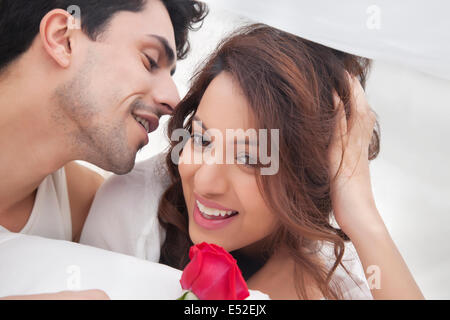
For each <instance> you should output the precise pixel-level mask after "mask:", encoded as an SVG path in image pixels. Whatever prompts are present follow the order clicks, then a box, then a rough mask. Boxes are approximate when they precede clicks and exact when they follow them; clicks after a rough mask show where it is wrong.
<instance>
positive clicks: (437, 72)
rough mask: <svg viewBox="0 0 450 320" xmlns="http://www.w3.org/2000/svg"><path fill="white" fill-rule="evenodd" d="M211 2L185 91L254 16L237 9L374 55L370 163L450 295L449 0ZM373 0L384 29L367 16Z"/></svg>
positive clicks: (420, 273) (418, 260)
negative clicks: (374, 147) (375, 136)
mask: <svg viewBox="0 0 450 320" xmlns="http://www.w3.org/2000/svg"><path fill="white" fill-rule="evenodd" d="M208 2H209V3H210V4H211V12H210V15H209V16H208V18H207V19H206V21H205V23H204V26H203V28H202V29H201V30H200V31H197V32H195V33H192V35H191V42H192V52H191V54H190V56H189V58H188V59H187V60H185V61H182V62H179V63H178V67H177V73H176V75H175V80H176V83H177V85H178V88H179V90H180V94H181V96H183V95H184V94H185V93H186V92H187V89H188V87H189V79H190V77H191V76H192V74H193V72H194V70H196V67H197V66H198V65H199V63H201V62H202V61H203V60H204V58H205V57H206V56H207V55H208V53H210V52H211V51H212V50H213V49H214V48H215V47H216V44H217V42H218V41H219V40H220V39H221V38H222V37H223V35H224V34H226V33H228V32H229V31H231V30H233V29H235V28H236V27H237V26H239V25H241V24H243V23H245V22H247V20H246V19H244V18H242V17H241V16H239V15H237V14H236V13H238V14H245V15H247V16H249V17H251V18H253V19H256V20H258V21H263V22H266V23H270V24H271V25H273V26H276V27H279V28H283V29H284V30H286V31H289V32H292V33H296V34H298V35H301V36H303V37H306V38H309V39H310V40H313V41H317V42H320V43H323V44H326V45H329V46H332V47H335V48H337V49H340V50H345V51H347V52H350V53H354V54H359V55H364V56H367V57H369V58H375V62H374V66H373V69H372V72H371V76H370V77H369V81H368V85H367V96H368V100H369V102H370V104H371V106H372V108H373V109H374V110H375V111H376V112H377V114H378V115H379V122H380V125H381V153H380V155H379V157H378V158H377V159H376V160H375V161H373V162H372V164H371V170H372V176H373V178H372V179H373V180H372V183H373V187H374V193H375V198H376V201H377V205H378V209H379V211H380V212H381V214H382V216H383V219H384V221H385V223H386V225H387V227H388V229H389V231H390V232H391V235H392V237H393V239H394V241H395V242H396V244H397V246H398V248H399V250H400V252H401V254H402V255H403V257H404V259H405V261H406V262H407V264H408V266H409V268H410V270H411V272H412V273H413V275H414V277H415V279H416V281H417V282H418V284H419V286H420V288H421V289H422V291H423V293H424V295H425V297H426V298H428V299H450V241H449V238H448V237H449V235H450V182H449V181H450V166H449V164H448V159H449V157H450V143H449V141H448V139H449V138H450V126H449V125H448V123H449V122H450V62H449V61H450V60H449V59H450V37H449V35H450V24H449V20H450V19H449V18H448V16H449V14H450V5H449V2H446V1H426V2H425V1H423V2H422V1H407V2H405V1H395V2H394V1H389V2H387V1H373V2H370V3H369V2H368V1H366V0H361V1H359V0H358V1H355V0H351V1H339V2H337V1H315V2H312V1H293V0H292V1H291V0H284V1H261V0H259V1H254V0H245V1H244V0H240V1H235V0H210V1H208ZM344 4H345V5H346V7H343V5H344ZM373 4H375V5H377V6H378V8H379V9H380V11H379V16H378V17H375V18H377V19H378V18H380V19H378V20H377V19H375V23H378V22H379V23H380V24H379V26H378V27H379V29H370V28H369V27H370V23H369V25H368V21H369V20H368V19H370V18H371V17H370V12H369V13H368V12H367V10H366V9H367V8H368V7H369V6H371V5H373ZM223 8H225V9H226V10H224V9H223ZM371 22H372V23H373V22H374V21H371ZM166 120H167V118H165V119H164V120H163V121H162V123H165V121H166ZM163 127H164V125H161V126H160V128H159V129H158V131H157V132H155V133H153V134H151V135H150V144H149V146H147V147H146V148H144V149H143V150H142V151H141V152H140V153H139V154H138V158H137V159H138V161H142V160H144V159H147V158H148V157H150V156H152V155H154V154H156V153H158V152H160V151H162V150H164V148H165V147H166V146H167V142H166V140H165V138H164V133H163V131H164V130H163ZM106 175H107V174H106ZM374 245H375V244H374Z"/></svg>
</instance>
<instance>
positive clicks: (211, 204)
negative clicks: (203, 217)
mask: <svg viewBox="0 0 450 320" xmlns="http://www.w3.org/2000/svg"><path fill="white" fill-rule="evenodd" d="M194 198H195V200H197V201H200V203H201V204H203V205H204V206H205V207H208V208H213V209H218V210H222V211H236V210H233V209H229V208H225V207H223V206H221V205H220V204H217V203H215V202H212V201H210V200H206V199H204V198H202V197H200V196H199V195H198V194H196V193H195V192H194Z"/></svg>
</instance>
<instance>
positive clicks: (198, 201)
mask: <svg viewBox="0 0 450 320" xmlns="http://www.w3.org/2000/svg"><path fill="white" fill-rule="evenodd" d="M194 198H195V203H194V210H193V212H194V221H195V222H196V223H197V224H198V225H199V226H200V227H203V228H205V229H209V230H214V229H219V228H223V227H225V226H227V225H228V224H229V223H231V222H232V221H234V220H235V219H236V218H237V215H238V214H239V212H238V211H234V210H232V209H228V208H225V207H223V206H221V205H219V204H216V203H214V202H212V201H208V200H206V199H203V198H200V197H199V196H198V195H196V194H194Z"/></svg>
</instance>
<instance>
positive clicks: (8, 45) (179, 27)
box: [0, 0, 207, 71]
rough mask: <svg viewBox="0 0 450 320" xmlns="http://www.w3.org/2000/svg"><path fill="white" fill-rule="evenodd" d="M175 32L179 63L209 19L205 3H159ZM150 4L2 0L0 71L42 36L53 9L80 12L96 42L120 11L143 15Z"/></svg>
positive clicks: (98, 0)
mask: <svg viewBox="0 0 450 320" xmlns="http://www.w3.org/2000/svg"><path fill="white" fill-rule="evenodd" d="M160 1H161V2H162V3H163V4H164V5H165V7H166V9H167V11H168V12H169V15H170V18H171V20H172V24H173V27H174V30H175V41H176V49H177V56H178V59H184V58H185V57H186V55H187V53H188V51H189V41H188V31H189V30H193V29H194V26H195V24H197V23H201V22H202V21H203V19H204V18H205V16H206V15H207V7H206V5H205V4H204V3H202V2H198V1H195V0H160ZM146 3H147V0H0V71H2V70H3V69H4V68H5V67H7V66H8V65H9V64H10V63H11V62H13V61H14V60H15V59H16V58H18V57H19V56H20V55H21V54H23V53H24V52H26V51H27V50H28V49H29V48H30V46H31V44H32V42H33V40H34V38H35V37H36V36H37V34H38V33H39V26H40V23H41V20H42V18H43V17H44V16H45V15H46V14H47V12H49V11H51V10H53V9H64V10H67V9H68V8H69V7H70V6H71V5H77V6H78V7H79V8H80V9H81V17H82V19H81V28H82V29H83V31H84V32H85V33H86V34H87V35H88V36H89V37H90V38H91V39H93V40H96V39H97V37H98V36H99V35H100V34H101V33H102V32H103V31H105V29H106V28H107V25H108V22H109V21H110V20H111V18H112V17H113V16H114V15H115V14H116V13H118V12H120V11H130V12H140V11H142V10H143V9H144V7H145V5H146Z"/></svg>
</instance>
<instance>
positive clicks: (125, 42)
mask: <svg viewBox="0 0 450 320" xmlns="http://www.w3.org/2000/svg"><path fill="white" fill-rule="evenodd" d="M75 3H76V6H74V5H72V4H73V1H71V0H33V1H26V0H2V1H0V149H1V150H2V156H1V157H0V232H8V231H11V232H21V233H26V234H33V235H37V236H43V237H50V238H55V239H62V240H72V241H78V240H79V237H80V234H81V229H82V227H83V224H84V221H85V219H86V216H87V214H88V212H89V208H90V205H91V202H92V200H93V198H94V195H95V193H96V191H97V189H98V188H99V186H100V185H101V183H102V181H103V179H102V178H101V177H100V176H99V175H97V174H95V173H94V172H92V171H90V170H88V169H86V168H84V167H82V166H80V165H78V164H76V163H75V162H74V161H75V160H84V161H87V162H90V163H92V164H94V165H96V166H98V167H101V168H102V169H104V170H107V171H112V172H114V173H116V174H126V173H128V172H129V171H131V170H132V168H133V167H134V164H135V156H136V153H137V151H138V150H139V149H141V148H142V147H143V146H145V145H146V144H147V143H148V136H147V135H148V133H150V132H152V131H154V130H155V129H156V128H157V127H158V121H159V118H160V117H161V116H162V115H165V114H170V113H171V112H172V110H173V108H175V106H176V105H177V103H178V101H179V96H178V92H177V89H176V87H175V84H174V82H173V80H172V78H171V76H172V75H173V73H174V72H175V64H176V61H177V58H178V59H182V58H184V57H185V55H186V54H187V49H188V47H189V44H188V41H187V33H188V30H189V29H192V27H193V25H194V24H195V23H198V22H201V21H202V19H203V18H204V16H205V14H206V8H205V6H204V5H203V4H201V3H198V2H196V1H194V0H98V1H89V0H77V1H75ZM69 12H70V13H72V12H73V13H74V14H75V15H74V17H75V19H74V18H73V17H72V16H71V14H70V13H69ZM66 182H67V183H66Z"/></svg>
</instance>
